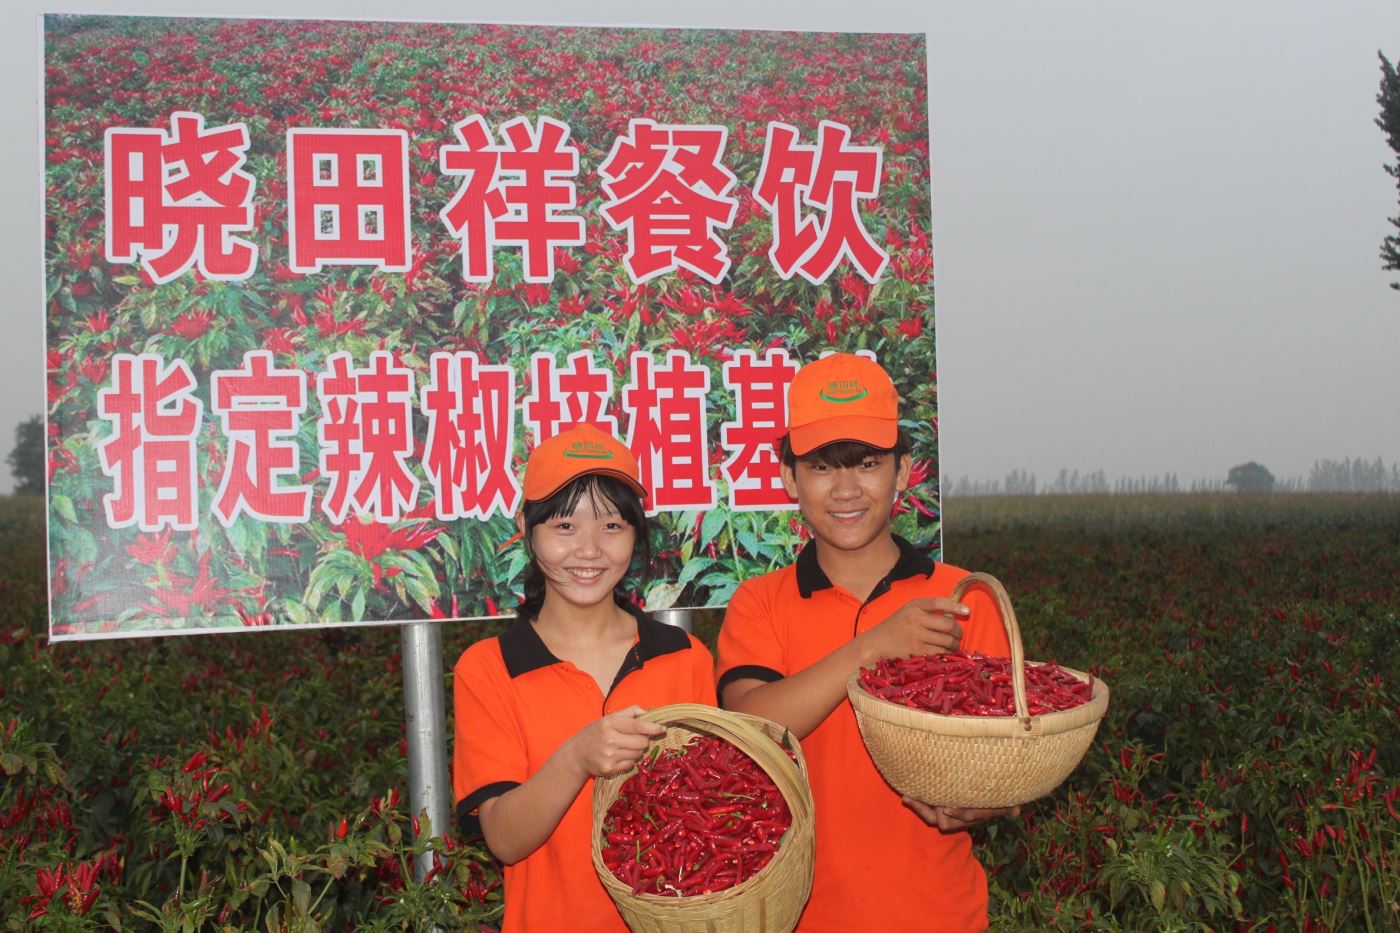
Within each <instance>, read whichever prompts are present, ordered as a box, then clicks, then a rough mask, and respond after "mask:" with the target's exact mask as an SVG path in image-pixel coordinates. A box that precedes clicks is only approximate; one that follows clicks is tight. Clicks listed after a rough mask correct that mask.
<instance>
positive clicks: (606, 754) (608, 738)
mask: <svg viewBox="0 0 1400 933" xmlns="http://www.w3.org/2000/svg"><path fill="white" fill-rule="evenodd" d="M643 712H645V710H643V709H642V708H641V707H640V706H629V707H627V708H626V709H624V710H618V711H617V712H615V713H609V714H608V715H606V716H604V717H603V718H602V719H599V720H596V721H594V722H591V723H589V724H588V725H586V726H584V727H583V728H582V729H580V730H579V731H578V732H577V733H575V734H574V737H573V738H571V739H569V746H570V749H569V750H570V752H571V753H572V756H573V759H574V761H575V763H577V765H578V766H579V767H580V768H582V769H583V770H584V771H586V772H587V773H588V774H591V775H593V776H594V777H611V776H612V775H614V774H621V773H623V772H624V771H627V770H628V769H630V768H631V767H632V766H633V765H635V764H636V763H637V761H638V759H640V758H641V757H642V753H643V752H645V751H646V749H647V746H648V745H650V744H651V740H652V739H654V738H656V737H657V736H660V735H664V734H665V733H666V727H665V726H662V725H660V724H659V723H654V722H647V721H646V720H645V719H638V718H637V717H638V716H640V715H642V713H643Z"/></svg>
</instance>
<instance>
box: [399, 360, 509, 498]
mask: <svg viewBox="0 0 1400 933" xmlns="http://www.w3.org/2000/svg"><path fill="white" fill-rule="evenodd" d="M431 365H432V370H433V376H432V381H431V382H429V383H428V384H427V385H426V386H424V387H423V390H422V392H420V393H419V405H420V407H421V408H422V411H423V414H425V415H427V417H428V443H427V446H426V448H425V449H424V452H423V469H424V470H425V471H426V472H427V474H428V479H429V480H430V481H431V482H432V484H433V489H434V491H435V492H436V494H437V495H436V502H437V517H438V518H440V519H442V520H443V521H450V520H452V519H455V518H481V519H487V518H490V517H491V515H492V514H493V513H494V512H495V511H496V510H497V509H499V510H500V512H501V514H503V515H510V514H512V513H513V512H514V511H515V506H516V504H517V503H518V502H519V500H520V487H519V486H517V485H516V482H515V475H514V473H513V472H512V470H511V454H512V453H513V452H514V450H515V373H514V371H513V370H512V369H511V368H510V367H509V366H487V365H484V364H482V363H480V362H479V361H478V360H477V356H476V354H475V353H470V352H463V353H434V354H433V355H432V359H431Z"/></svg>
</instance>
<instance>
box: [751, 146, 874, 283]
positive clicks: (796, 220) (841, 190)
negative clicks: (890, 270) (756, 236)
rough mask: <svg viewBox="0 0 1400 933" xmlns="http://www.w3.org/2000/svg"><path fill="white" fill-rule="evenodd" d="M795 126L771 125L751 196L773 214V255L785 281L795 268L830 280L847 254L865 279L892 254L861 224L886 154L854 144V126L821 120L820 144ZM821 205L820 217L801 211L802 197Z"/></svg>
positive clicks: (809, 277)
mask: <svg viewBox="0 0 1400 933" xmlns="http://www.w3.org/2000/svg"><path fill="white" fill-rule="evenodd" d="M797 138H798V134H797V130H796V129H795V128H794V127H792V126H789V125H788V124H786V123H777V122H770V123H769V124H768V142H767V144H766V145H765V147H764V150H763V167H762V169H760V170H759V175H758V185H757V186H756V187H755V188H754V198H755V199H756V200H757V201H758V202H759V203H760V204H762V205H763V206H764V207H765V208H767V209H768V212H769V214H770V215H771V216H772V218H773V248H772V249H770V250H769V251H768V256H769V258H770V259H771V260H772V262H773V268H775V269H777V270H778V274H779V275H780V276H782V277H783V278H784V279H790V278H792V276H793V273H794V272H797V273H800V274H801V275H802V277H803V278H805V279H806V280H807V281H809V282H812V283H813V284H819V283H821V282H824V281H826V278H827V276H829V275H831V272H832V270H833V269H835V268H836V265H837V263H839V262H840V261H841V257H842V256H846V257H848V258H849V259H850V260H851V262H852V263H854V264H855V267H856V269H857V270H859V272H860V274H861V275H863V276H865V278H866V280H867V281H870V282H874V281H875V280H876V279H877V278H879V277H880V273H881V272H882V271H884V268H885V264H886V263H888V262H889V256H888V254H886V253H885V251H884V250H883V249H881V248H880V247H879V245H877V244H876V242H875V241H874V240H873V239H871V237H870V234H869V233H868V232H867V231H866V229H865V225H864V224H863V223H861V219H860V210H859V207H858V205H857V202H858V201H862V200H868V199H870V198H873V197H875V196H876V195H877V194H879V193H880V164H881V153H880V149H879V147H877V146H850V145H847V143H848V142H849V140H850V138H851V129H850V127H848V126H846V125H844V124H841V123H833V122H832V121H830V120H823V121H822V122H821V128H820V130H819V134H818V144H817V145H816V146H802V145H799V144H798V143H797ZM804 201H805V202H806V203H807V204H808V205H810V206H811V207H815V208H818V209H819V210H821V211H822V214H823V216H822V219H821V220H820V221H818V220H817V219H816V218H815V217H810V216H809V217H803V216H802V207H801V206H802V202H804Z"/></svg>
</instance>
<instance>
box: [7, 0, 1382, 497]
mask: <svg viewBox="0 0 1400 933" xmlns="http://www.w3.org/2000/svg"><path fill="white" fill-rule="evenodd" d="M41 10H48V11H53V12H106V13H146V14H161V15H189V14H195V13H199V14H210V15H240V16H313V17H314V16H330V17H337V18H366V19H420V20H423V19H426V20H456V21H466V22H516V23H530V22H540V23H597V24H600V25H611V24H645V25H662V26H715V27H730V28H792V29H822V30H827V29H843V30H859V31H874V32H880V31H916V32H924V33H927V35H928V40H929V58H930V61H929V76H930V83H931V94H930V111H931V126H932V130H931V133H932V150H931V151H932V161H933V200H934V203H933V235H934V251H935V261H936V263H937V282H936V285H935V295H936V303H937V340H938V352H939V394H940V402H941V409H942V411H941V419H942V421H941V424H942V441H941V451H940V453H941V457H942V463H943V470H944V474H945V476H947V477H949V478H953V477H960V476H970V477H974V478H986V479H990V478H1000V477H1003V476H1004V475H1005V474H1006V473H1008V472H1010V471H1011V470H1015V469H1022V470H1030V471H1033V472H1035V473H1036V474H1037V475H1038V476H1039V478H1040V480H1041V482H1042V483H1044V482H1046V481H1048V480H1050V479H1052V478H1053V477H1054V475H1055V474H1056V473H1058V472H1059V470H1060V469H1061V468H1066V469H1070V470H1079V471H1081V472H1089V471H1093V470H1099V469H1102V470H1104V471H1105V472H1106V473H1107V475H1108V477H1109V479H1110V480H1112V479H1114V478H1116V477H1118V476H1138V475H1148V476H1155V475H1161V474H1163V473H1166V472H1173V473H1176V474H1177V475H1178V476H1179V477H1180V479H1181V481H1182V483H1183V485H1188V484H1189V483H1190V482H1191V481H1192V480H1194V479H1211V480H1223V479H1224V477H1225V474H1226V472H1227V471H1228V470H1229V468H1230V467H1231V466H1233V465H1234V464H1237V463H1241V462H1243V461H1245V460H1258V461H1260V462H1261V463H1263V464H1265V465H1266V466H1268V467H1269V468H1270V469H1271V470H1272V471H1273V472H1274V474H1275V475H1276V476H1278V477H1280V478H1287V477H1306V475H1307V473H1308V471H1309V470H1310V469H1311V467H1312V464H1313V462H1314V461H1315V460H1317V459H1322V458H1327V459H1334V460H1340V459H1343V458H1346V457H1363V458H1367V459H1374V458H1375V457H1381V458H1383V459H1384V460H1385V461H1386V463H1387V464H1391V463H1395V462H1400V292H1396V291H1393V290H1391V289H1390V288H1388V287H1387V283H1388V282H1389V281H1391V280H1392V279H1395V278H1400V276H1396V275H1395V274H1391V275H1389V276H1388V275H1386V274H1385V273H1383V272H1382V271H1381V270H1380V264H1379V260H1378V259H1377V249H1378V247H1379V243H1380V241H1381V238H1382V237H1383V236H1385V234H1386V233H1387V232H1392V228H1390V227H1389V225H1388V224H1387V223H1386V218H1387V217H1389V216H1395V215H1396V214H1397V212H1400V207H1397V203H1396V189H1395V185H1394V183H1393V181H1392V180H1391V179H1390V178H1389V177H1388V176H1387V175H1386V174H1385V173H1384V172H1383V171H1382V169H1381V165H1382V163H1384V162H1390V161H1394V155H1393V154H1392V153H1391V152H1390V150H1389V149H1388V148H1387V146H1386V144H1385V138H1384V136H1383V135H1382V134H1381V131H1380V130H1379V129H1378V128H1377V127H1376V126H1375V124H1374V122H1373V121H1374V118H1375V116H1376V114H1377V107H1376V103H1375V96H1376V91H1377V85H1378V82H1379V77H1380V71H1379V66H1378V60H1377V58H1376V50H1377V49H1382V50H1384V51H1385V52H1386V54H1387V55H1388V56H1389V57H1390V58H1391V59H1392V60H1394V59H1396V58H1400V3H1397V2H1395V0H1384V2H1382V0H1365V2H1345V0H1343V2H1338V3H1327V4H1324V3H1316V2H1278V0H1251V2H1238V3H1220V2H1218V0H1217V2H1200V0H1189V2H1177V3H1173V4H1153V5H1146V4H1124V3H1119V2H1089V0H1074V2H1057V3H1043V2H1031V0H1003V2H998V3H994V4H992V3H970V2H965V3H956V4H954V3H936V2H931V3H923V2H912V0H900V2H884V0H863V2H859V3H840V4H839V3H834V2H828V0H812V2H805V3H796V2H779V0H768V2H765V3H754V2H752V0H742V2H740V0H705V2H703V3H698V4H693V5H692V4H686V5H681V4H660V3H655V2H650V3H647V2H611V3H592V4H568V3H563V2H560V0H509V2H502V0H490V2H472V3H448V2H441V0H396V2H394V3H392V4H385V3H371V2H364V0H294V2H285V0H284V2H281V3H277V2H269V0H245V2H243V3H240V4H232V3H223V4H215V3H207V2H189V3H157V2H149V0H127V2H121V3H104V2H87V3H67V4H62V5H45V6H41V5H37V4H34V3H32V2H15V3H11V4H9V5H6V6H5V7H4V8H3V10H0V24H3V29H0V69H3V73H4V76H5V86H6V87H7V88H8V89H9V90H8V91H7V92H6V93H5V94H4V95H3V103H0V106H3V108H4V125H6V126H9V127H10V128H11V129H10V130H9V131H8V132H7V133H6V135H5V141H4V142H3V143H0V145H2V146H3V147H4V152H5V166H6V171H5V172H3V174H0V185H2V186H3V189H0V190H3V195H4V203H6V204H9V205H10V208H9V211H8V220H7V221H6V222H5V223H4V225H3V228H0V244H3V248H2V249H0V263H3V269H4V275H5V280H6V281H8V282H10V283H11V286H10V289H9V292H10V302H9V306H8V308H7V309H6V312H5V314H6V325H7V326H6V328H5V339H4V341H3V343H0V451H4V452H8V450H9V447H10V441H11V438H12V437H13V432H14V426H15V424H17V423H18V422H19V421H21V420H23V419H24V418H25V417H27V416H29V415H31V414H35V413H38V412H39V411H41V410H42V407H43V350H42V343H43V338H42V327H43V323H42V321H43V315H42V270H41V266H40V262H41V247H40V230H41V222H40V212H41V209H42V208H41V192H40V185H39V158H40V153H39V117H38V93H39V91H38V84H39V81H38V77H39V52H38V38H37V31H38V30H37V22H36V21H37V14H38V13H39V12H40V11H41ZM0 474H3V475H0V490H7V489H8V488H9V486H10V477H9V475H8V471H7V470H4V469H0Z"/></svg>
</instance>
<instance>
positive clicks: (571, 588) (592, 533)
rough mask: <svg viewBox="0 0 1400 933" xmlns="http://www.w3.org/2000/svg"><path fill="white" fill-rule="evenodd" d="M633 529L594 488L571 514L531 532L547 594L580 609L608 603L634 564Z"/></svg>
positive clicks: (634, 533) (635, 533) (635, 531)
mask: <svg viewBox="0 0 1400 933" xmlns="http://www.w3.org/2000/svg"><path fill="white" fill-rule="evenodd" d="M636 540H637V530H636V529H635V528H633V527H632V525H631V523H629V522H628V521H627V520H626V519H625V518H623V517H622V515H621V514H620V513H619V512H618V509H617V507H616V506H615V505H613V504H612V503H611V502H609V501H608V500H607V499H606V498H604V497H603V496H601V495H599V494H598V491H597V489H596V488H594V489H593V490H590V491H589V493H588V494H586V495H583V496H580V497H579V499H578V502H577V504H576V505H575V506H574V510H573V512H571V513H570V514H568V515H555V516H553V517H551V518H548V519H546V520H545V521H543V522H540V523H539V524H538V525H535V526H534V528H533V529H532V530H531V532H530V550H531V551H532V552H533V554H534V558H535V563H536V564H537V565H538V566H539V569H540V572H541V573H542V574H543V576H544V581H545V593H546V597H550V596H552V597H554V598H558V599H563V600H564V601H565V602H567V603H569V604H571V605H574V606H577V607H579V608H589V607H592V606H596V605H597V604H599V603H601V602H605V601H607V602H611V600H612V597H613V590H614V589H615V588H616V587H617V585H618V584H619V583H621V582H622V579H623V577H625V576H626V575H627V569H628V567H629V566H630V565H631V563H632V549H633V546H634V545H635V544H636Z"/></svg>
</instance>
